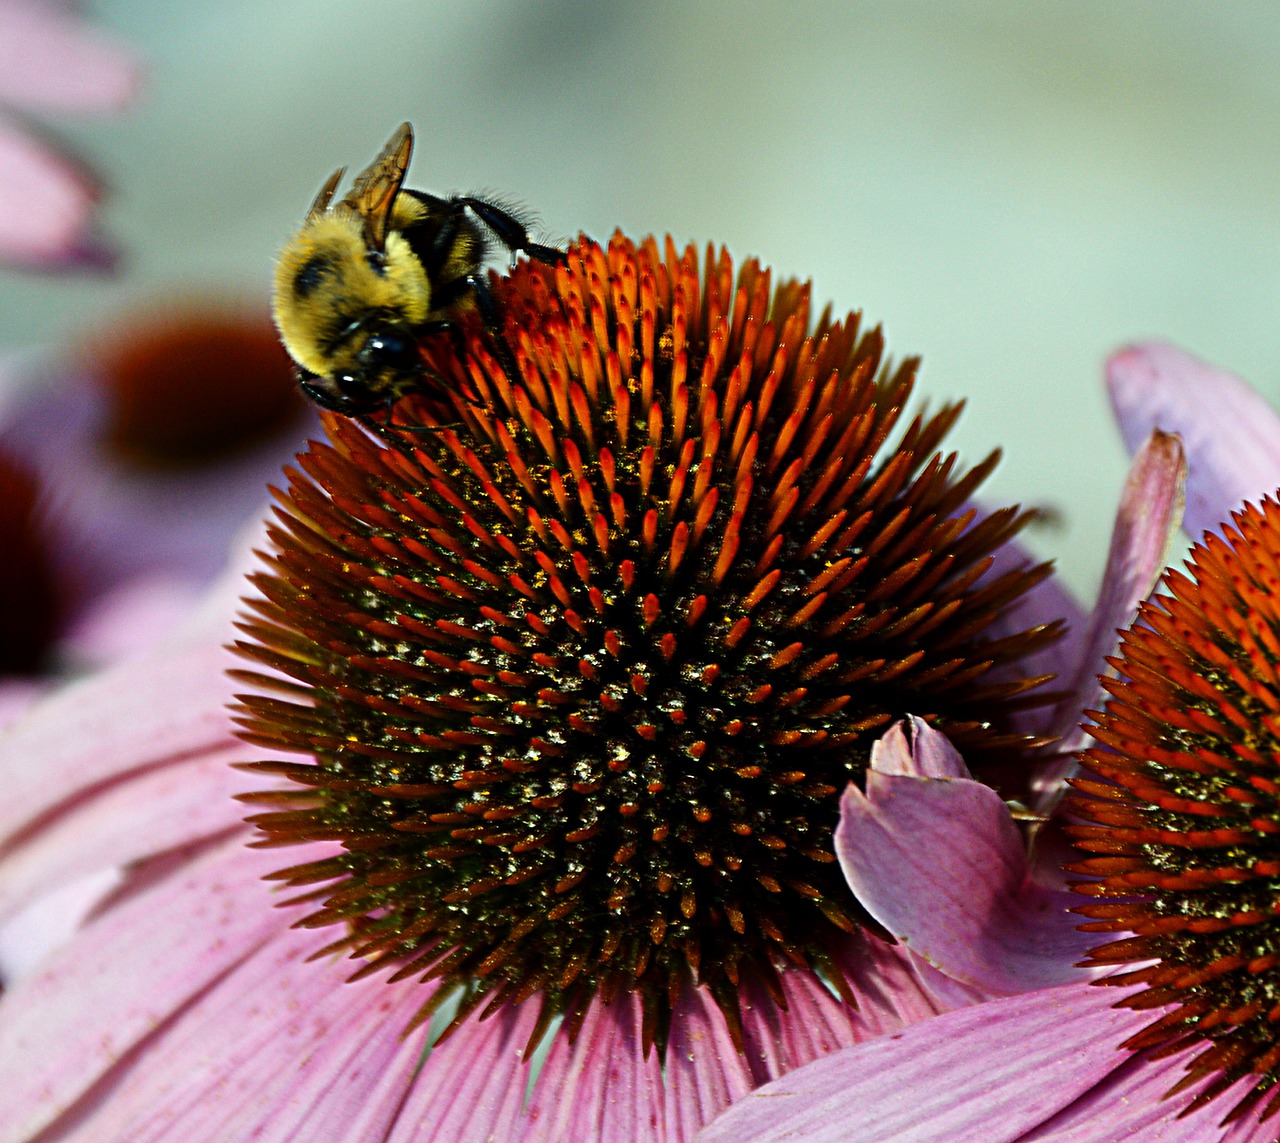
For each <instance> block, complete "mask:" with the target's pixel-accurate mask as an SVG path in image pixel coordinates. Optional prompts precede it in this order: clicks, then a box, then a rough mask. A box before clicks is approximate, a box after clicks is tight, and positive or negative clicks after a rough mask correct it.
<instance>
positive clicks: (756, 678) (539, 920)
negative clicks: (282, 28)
mask: <svg viewBox="0 0 1280 1143" xmlns="http://www.w3.org/2000/svg"><path fill="white" fill-rule="evenodd" d="M497 300H498V302H499V304H500V305H501V307H502V308H503V310H504V311H505V314H506V318H505V327H504V330H503V338H502V340H499V341H496V342H495V341H492V340H490V339H488V338H485V337H483V336H482V335H481V334H480V332H479V331H477V330H472V332H471V333H470V334H469V335H468V336H467V340H466V350H465V354H457V353H454V352H437V353H436V354H435V355H434V356H433V358H432V375H433V380H432V384H433V386H434V390H435V391H434V394H433V396H435V397H437V398H439V399H440V400H438V401H437V402H436V404H435V406H433V404H432V402H431V401H430V400H418V401H410V402H406V405H405V406H402V407H401V408H399V409H397V413H396V417H395V418H393V419H392V420H391V421H390V422H389V423H388V424H387V425H386V427H385V428H384V429H383V431H382V432H381V433H379V434H378V436H377V438H375V437H373V436H371V435H369V434H368V433H366V432H365V431H363V430H362V428H361V427H360V426H359V425H357V424H356V423H355V422H354V421H351V420H343V419H335V418H330V419H329V421H328V424H327V428H328V430H329V434H330V438H331V443H330V444H329V445H328V446H324V445H315V446H313V447H312V449H311V451H310V452H309V453H307V454H306V455H304V456H303V457H301V458H300V463H301V464H302V467H303V469H304V470H305V473H306V475H305V476H304V475H301V474H298V473H294V474H292V482H291V486H290V489H289V491H288V493H287V494H285V495H284V496H282V497H281V498H280V499H281V504H282V506H283V511H282V513H281V517H280V519H281V523H280V524H279V525H277V526H275V527H273V528H272V530H271V538H272V542H273V544H274V546H275V548H276V551H275V553H274V555H273V556H272V558H271V566H272V571H271V573H270V574H263V575H259V576H257V577H255V579H254V582H255V585H256V586H257V587H258V588H259V589H260V590H261V592H262V593H263V595H264V596H265V597H266V599H267V602H266V603H263V604H261V605H259V606H258V607H257V612H258V614H259V616H260V617H261V619H260V621H254V622H250V623H248V624H247V625H246V630H247V631H248V632H249V634H251V635H252V636H253V638H254V640H255V641H254V642H253V643H252V644H248V645H246V650H248V651H249V653H250V654H252V655H253V656H254V657H255V658H257V659H259V660H260V661H262V662H264V663H266V664H267V665H269V666H271V667H272V668H274V669H276V670H278V671H282V672H283V673H285V674H286V675H288V676H289V677H290V678H291V679H292V680H294V685H291V686H288V687H286V688H285V689H284V696H283V697H282V698H277V697H249V698H247V699H246V700H245V710H246V714H247V717H246V718H245V726H246V728H247V730H246V733H247V734H248V735H249V737H250V738H251V740H252V741H254V742H256V743H259V744H261V745H264V746H267V747H270V748H272V749H277V750H286V751H304V752H306V753H307V754H311V755H314V757H315V762H314V764H308V763H304V764H299V763H296V762H281V763H274V762H264V763H261V764H259V768H265V769H268V770H271V771H272V772H277V773H280V774H282V775H284V776H285V777H288V778H290V779H292V780H293V781H294V782H296V783H298V784H299V785H300V786H301V787H302V788H301V789H297V790H294V791H291V792H290V791H285V792H283V793H281V794H280V795H273V794H255V795H252V797H253V798H254V800H255V801H266V802H277V803H279V804H280V806H281V808H280V809H279V810H276V811H274V812H269V813H264V814H260V815H256V816H255V817H254V818H253V819H252V820H253V821H254V822H255V823H256V824H257V825H258V826H259V827H260V828H261V829H262V830H263V831H264V832H265V834H266V837H267V839H268V841H269V842H270V843H272V844H279V843H284V842H290V841H294V840H315V839H331V840H335V841H339V842H341V843H342V845H343V852H342V853H341V854H340V855H338V856H335V857H333V858H329V859H327V860H324V861H321V862H319V863H315V864H307V865H303V866H300V867H293V868H289V869H285V870H283V871H282V872H281V873H280V874H279V875H278V876H279V878H280V880H282V881H284V882H285V883H286V884H288V885H290V886H301V885H311V884H314V883H323V884H325V888H324V889H322V890H320V891H318V892H317V894H316V895H317V896H318V897H319V898H320V899H321V902H322V903H321V906H320V907H319V908H318V910H317V911H316V912H315V913H314V914H312V916H310V917H309V918H308V920H307V922H306V923H307V924H309V925H316V926H321V925H330V924H335V923H341V924H343V925H345V926H346V927H347V930H348V931H347V932H346V933H345V934H344V935H343V936H342V937H340V938H339V939H338V940H336V941H335V942H333V943H332V944H330V945H328V946H326V951H337V950H339V949H341V950H344V951H345V950H350V952H351V954H352V955H353V956H356V957H360V958H363V959H364V961H365V963H364V965H363V967H361V969H360V973H361V974H365V973H369V972H373V971H376V970H377V969H379V968H382V967H384V966H392V967H394V972H393V974H392V979H399V978H403V977H409V976H415V975H424V976H426V977H427V978H429V979H439V980H441V981H442V982H443V983H444V984H445V985H452V986H456V987H457V988H460V989H462V990H463V992H464V994H465V1000H464V1001H463V1004H462V1007H461V1011H460V1012H459V1014H458V1016H457V1019H458V1020H461V1019H464V1018H465V1016H466V1014H467V1013H468V1012H469V1011H470V1010H471V1009H473V1008H475V1007H476V1006H478V1005H480V1004H487V1005H488V1006H490V1007H493V1006H496V1005H500V1004H507V1003H510V1004H519V1003H522V1002H524V1001H526V1000H528V999H530V998H531V997H535V996H536V997H538V998H539V1003H540V1004H541V1006H542V1010H543V1014H544V1016H543V1020H542V1021H540V1023H539V1025H538V1030H539V1031H541V1029H542V1028H543V1026H544V1025H545V1024H546V1022H547V1021H549V1020H550V1018H551V1017H553V1016H558V1015H561V1014H565V1015H567V1016H568V1024H569V1030H570V1034H572V1033H573V1032H574V1030H576V1028H577V1026H578V1024H579V1023H580V1022H581V1020H582V1019H583V1017H584V1015H585V1013H586V1009H587V1004H588V1003H589V1002H590V1001H591V1000H592V998H593V997H596V996H599V998H600V999H601V1000H602V1001H604V1002H606V1003H607V1002H608V1001H609V1000H611V999H612V998H613V997H614V996H615V995H616V994H617V993H618V992H619V990H622V989H637V990H639V992H640V994H641V996H642V997H643V1000H644V1010H645V1028H644V1037H645V1040H646V1042H649V1041H652V1040H654V1039H655V1038H656V1039H658V1040H659V1041H662V1040H664V1039H665V1036H666V1030H667V1028H668V1025H669V1020H670V1010H671V1007H672V1005H674V1004H675V1003H676V1001H677V1000H678V998H679V996H680V994H681V992H682V990H683V989H684V988H686V987H687V986H688V985H690V984H691V983H693V982H694V981H695V980H696V981H698V982H700V983H702V984H704V985H705V986H706V987H707V988H708V989H709V990H710V991H711V993H712V995H713V996H714V997H715V998H716V1001H717V1003H718V1004H719V1005H720V1007H721V1009H722V1010H723V1011H724V1013H725V1015H726V1017H727V1018H728V1020H729V1022H730V1025H731V1027H733V1028H735V1036H737V1037H738V1038H739V1039H740V1031H738V1030H737V1019H738V1014H737V999H736V998H737V990H738V988H739V986H740V985H741V983H742V980H743V978H744V977H750V978H752V979H753V980H756V981H759V982H760V983H761V984H762V985H763V986H764V988H765V989H766V991H769V992H771V993H772V994H773V995H774V996H775V997H777V998H778V999H779V1000H780V999H781V994H780V992H779V990H778V988H777V985H776V982H775V980H774V977H775V966H776V965H777V964H780V963H783V962H790V963H793V964H797V965H800V966H803V967H806V968H812V969H814V970H818V971H821V972H822V973H823V974H824V976H825V978H826V979H828V980H830V981H831V982H832V983H833V984H834V985H835V986H836V987H837V988H839V989H841V991H842V994H843V995H844V996H845V997H846V999H848V1000H850V1001H851V1000H852V993H851V992H850V991H849V989H848V987H847V985H846V983H845V973H846V966H845V963H844V962H845V958H844V957H843V956H842V955H841V949H842V947H843V946H844V945H847V944H848V939H847V934H849V933H850V932H852V931H853V930H854V929H855V927H856V926H857V925H858V923H859V922H860V921H865V917H862V916H860V915H859V914H858V912H857V910H856V907H855V905H854V903H853V901H852V900H851V899H850V897H849V894H848V890H847V887H846V886H845V884H844V880H843V878H842V877H841V875H840V870H839V869H838V867H837V866H836V864H835V858H834V853H833V849H832V842H831V838H832V831H833V830H834V828H835V824H836V813H837V805H838V798H839V794H840V791H841V790H842V789H843V788H844V786H845V785H846V784H847V783H848V782H849V781H851V780H855V781H856V780H860V779H861V776H862V773H863V770H864V769H865V766H866V763H867V755H868V751H869V748H870V744H871V742H872V741H873V740H874V739H875V738H876V737H877V736H878V735H879V734H881V733H883V732H884V731H885V730H886V729H887V728H888V726H889V725H890V723H891V722H893V721H894V720H895V719H899V718H901V717H903V716H904V715H905V714H907V713H915V714H918V715H920V716H922V717H924V718H925V719H927V720H928V721H929V722H930V723H932V724H933V725H934V726H936V727H937V728H938V729H940V730H943V731H945V732H946V734H947V735H948V736H949V737H950V739H951V740H952V741H953V742H954V743H955V744H956V745H957V746H958V747H960V748H961V749H962V750H963V751H964V752H965V754H966V756H967V757H969V758H970V759H972V760H974V762H975V763H976V765H977V766H978V767H979V768H981V766H982V765H983V763H992V762H996V761H999V760H1001V759H1004V760H1007V758H1008V755H1009V753H1010V752H1011V751H1015V750H1017V749H1018V748H1026V747H1028V746H1030V745H1033V743H1031V742H1030V741H1029V740H1028V739H1027V738H1026V737H1025V736H1022V735H1019V734H1016V733H1014V732H1012V731H1011V730H1010V728H1009V725H1008V712H1009V710H1010V709H1011V707H1012V706H1015V705H1017V704H1018V703H1019V701H1020V700H1022V701H1023V702H1025V700H1024V699H1022V696H1024V695H1025V693H1026V692H1027V690H1028V689H1030V688H1031V687H1034V686H1035V685H1036V684H1037V683H1039V682H1042V681H1043V680H1042V679H1035V678H1033V679H1025V678H1021V677H1017V676H1016V674H1015V675H1014V677H1012V678H1010V677H1009V675H1008V674H1007V673H1003V674H999V675H998V672H997V669H998V668H1004V667H1006V666H1007V665H1008V664H1010V663H1015V662H1017V661H1018V659H1019V658H1021V657H1023V656H1025V655H1026V654H1027V653H1028V652H1031V651H1035V650H1038V649H1040V648H1042V647H1043V646H1044V645H1045V644H1046V642H1047V641H1049V640H1050V639H1052V638H1053V637H1054V635H1055V633H1056V632H1055V631H1054V629H1052V628H1048V627H1039V628H1036V629H1033V630H1030V631H1024V632H1019V633H1017V634H1015V635H1012V636H1007V637H1004V638H999V639H993V638H992V637H991V636H990V634H989V628H990V626H991V624H992V622H993V620H994V619H996V618H997V617H999V616H1000V615H1001V613H1002V612H1003V611H1004V610H1006V609H1007V608H1009V606H1010V605H1011V604H1013V603H1014V602H1015V601H1017V600H1018V599H1019V598H1020V597H1021V596H1022V595H1023V594H1024V593H1025V592H1026V591H1027V590H1028V589H1029V588H1030V587H1031V586H1033V585H1034V584H1035V583H1036V582H1037V581H1038V580H1039V579H1041V578H1042V577H1043V576H1044V575H1045V574H1046V572H1047V567H1046V566H1044V565H1040V566H1037V567H1030V568H1019V569H1018V570H1014V571H1011V572H1008V573H1007V574H1004V575H1002V576H985V573H986V572H987V571H988V568H989V566H990V563H991V553H992V552H993V551H994V550H996V549H998V548H999V547H1000V546H1001V545H1002V544H1004V543H1005V542H1006V541H1007V540H1008V539H1009V538H1010V537H1011V536H1012V535H1013V533H1014V532H1015V531H1017V529H1018V528H1019V527H1020V526H1021V525H1022V524H1023V523H1024V522H1025V520H1026V516H1025V514H1020V513H1018V512H1016V511H1015V510H1012V509H1005V510H1002V511H999V512H995V513H992V514H990V515H988V516H985V517H983V518H981V519H979V518H978V515H977V513H976V511H975V510H974V509H973V508H972V507H970V506H969V500H970V498H971V497H972V496H973V494H974V492H975V490H976V489H977V487H978V485H979V484H980V482H981V481H982V479H983V478H984V477H985V476H986V475H987V473H988V472H990V470H991V468H992V467H993V466H994V464H995V461H996V459H997V457H996V455H994V454H993V455H992V456H991V457H989V458H988V459H987V460H986V461H985V462H984V463H983V464H981V465H979V466H977V467H976V468H973V469H969V470H963V469H960V468H958V466H957V463H956V459H955V457H954V455H951V456H943V455H941V454H940V453H939V451H938V449H939V446H940V444H941V442H942V440H943V438H944V436H945V434H946V432H947V430H948V429H949V428H950V426H951V424H952V423H953V422H954V420H955V418H956V416H957V414H958V413H959V411H960V407H959V406H958V405H948V406H945V407H943V408H942V409H941V410H940V411H939V412H937V413H936V414H934V415H933V416H930V417H926V416H923V415H918V416H916V418H915V419H914V420H913V421H911V423H909V424H907V423H905V416H904V409H905V405H906V402H907V399H908V397H909V396H910V393H911V389H912V384H913V380H914V375H915V366H916V363H915V362H914V361H907V362H904V363H903V364H901V365H899V366H897V367H893V366H891V365H889V364H888V363H887V362H886V361H885V360H884V359H883V344H882V339H881V337H880V334H879V331H873V332H871V333H869V334H863V333H862V332H861V331H860V329H859V321H858V318H857V317H856V316H855V315H851V316H850V317H849V318H848V319H846V320H845V321H842V322H833V321H832V320H831V319H830V317H829V316H828V315H823V316H822V317H821V318H820V319H819V320H818V321H817V323H816V324H814V323H812V322H811V319H810V313H809V292H808V289H807V288H806V287H803V286H801V285H799V284H798V283H795V282H783V283H780V284H779V286H778V287H777V289H776V290H775V289H774V288H773V285H772V282H771V276H770V274H769V273H768V272H767V271H765V270H762V269H761V268H760V266H759V265H758V264H757V263H755V262H748V263H746V264H745V266H744V267H743V268H742V270H741V271H740V273H739V274H738V275H737V276H736V278H735V275H734V272H733V266H732V264H731V262H730V261H729V258H728V256H727V254H725V253H724V252H723V251H721V252H718V253H717V252H715V251H714V250H708V252H707V256H706V263H705V267H704V269H703V273H702V274H701V275H699V267H698V261H697V256H696V254H695V252H694V251H693V250H692V249H687V250H685V251H683V252H681V251H678V250H677V249H676V248H675V247H674V245H673V244H671V243H670V242H669V241H668V244H667V246H666V250H665V254H664V252H663V251H661V250H660V249H659V247H658V245H657V244H656V243H655V242H653V241H652V240H650V241H648V242H645V243H643V244H641V245H639V246H637V245H635V244H633V243H631V242H629V241H627V240H625V239H623V238H621V237H615V239H614V240H613V241H612V242H611V243H610V245H609V247H608V249H607V250H605V249H602V248H600V247H599V246H596V245H594V244H591V243H589V242H582V243H580V244H578V245H577V246H576V247H575V248H574V249H573V250H572V251H571V252H570V256H569V259H568V262H567V264H566V265H565V266H564V267H562V268H560V269H559V270H557V271H552V270H550V269H545V268H542V267H540V266H537V265H532V264H525V265H523V266H521V267H520V268H519V269H518V270H517V271H516V272H515V273H514V274H513V275H512V276H511V278H509V279H507V280H505V281H503V282H501V283H499V286H498V294H497ZM441 406H442V407H441ZM403 418H412V419H415V420H416V421H419V422H420V424H419V425H411V426H409V427H407V428H405V429H398V428H397V427H396V426H397V425H398V424H400V423H401V419H403ZM449 422H456V424H453V425H450V424H449ZM423 429H434V430H435V431H429V432H428V431H421V430H423ZM251 678H252V680H253V681H254V682H255V683H259V684H269V681H270V680H268V679H266V678H264V677H262V676H251ZM452 994H453V990H452V989H450V988H449V987H441V988H438V989H436V990H435V991H434V993H433V994H432V998H431V1000H429V1001H428V1002H426V1003H425V1004H424V1006H423V1009H422V1015H423V1016H426V1015H429V1014H430V1013H431V1011H432V1010H433V1009H434V1008H435V1007H436V1006H437V1005H438V1004H439V1003H440V1002H441V1001H442V1000H443V999H444V998H445V997H448V996H450V995H452Z"/></svg>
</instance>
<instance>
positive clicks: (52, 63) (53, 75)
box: [0, 0, 139, 269]
mask: <svg viewBox="0 0 1280 1143" xmlns="http://www.w3.org/2000/svg"><path fill="white" fill-rule="evenodd" d="M138 85H139V68H138V64H137V61H136V59H135V58H134V56H133V54H132V53H130V52H129V51H127V50H126V49H124V48H122V47H121V46H119V45H117V44H115V43H113V42H112V41H111V40H110V39H109V38H108V37H106V36H104V35H101V34H100V33H98V32H96V31H93V30H92V29H90V28H88V27H87V26H86V25H85V24H84V23H83V21H82V20H81V18H80V17H79V16H78V15H76V14H75V12H74V9H72V8H71V6H70V5H67V4H63V3H61V2H59V0H47V2H42V0H0V106H4V107H8V108H11V109H13V110H15V111H17V112H20V113H44V112H52V113H55V114H66V113H70V114H91V113H111V112H116V111H120V110H122V109H123V108H124V107H125V106H126V105H127V104H128V103H129V102H130V101H131V100H132V99H133V97H134V95H135V94H136V92H137V89H138ZM99 197H100V187H99V183H98V181H97V179H96V178H95V177H94V176H93V175H92V174H91V173H89V172H88V171H87V170H86V169H85V168H84V167H83V166H82V165H81V164H80V163H79V162H78V161H76V160H75V159H73V158H71V157H69V156H68V154H67V153H66V152H65V150H64V149H62V148H60V147H56V146H52V145H50V144H49V143H48V142H46V141H44V140H42V139H41V138H39V137H37V135H35V134H33V133H32V131H31V130H30V128H29V124H28V123H26V122H25V120H24V119H23V118H21V117H20V116H19V117H15V116H13V115H7V114H0V261H3V262H8V263H10V264H12V265H17V266H26V267H38V268H42V269H57V268H75V267H78V266H84V265H102V264H104V263H107V262H109V261H110V259H111V254H110V252H109V250H108V249H107V247H105V246H104V245H103V244H102V242H101V241H100V239H99V238H98V237H97V235H96V234H95V232H94V220H95V210H96V207H97V202H98V199H99Z"/></svg>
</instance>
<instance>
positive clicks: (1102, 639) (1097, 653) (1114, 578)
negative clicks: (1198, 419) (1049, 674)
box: [1032, 430, 1187, 815]
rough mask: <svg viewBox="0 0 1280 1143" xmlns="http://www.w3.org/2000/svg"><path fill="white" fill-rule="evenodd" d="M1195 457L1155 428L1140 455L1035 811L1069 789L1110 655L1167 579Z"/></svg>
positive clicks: (1054, 729) (1045, 809)
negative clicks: (1084, 725)
mask: <svg viewBox="0 0 1280 1143" xmlns="http://www.w3.org/2000/svg"><path fill="white" fill-rule="evenodd" d="M1186 480H1187V460H1186V455H1185V453H1184V452H1183V448H1182V444H1181V442H1180V441H1179V440H1178V438H1177V437H1175V436H1171V435H1170V434H1168V433H1164V432H1160V431H1158V430H1157V431H1155V432H1152V433H1151V435H1150V436H1149V437H1147V439H1146V440H1145V441H1144V442H1143V443H1142V445H1141V447H1140V448H1138V450H1137V455H1136V456H1135V457H1134V460H1133V464H1132V466H1131V467H1130V469H1129V475H1128V478H1127V479H1126V480H1125V484H1124V491H1123V492H1122V493H1121V496H1120V507H1119V509H1118V511H1117V512H1116V521H1115V525H1114V527H1113V529H1112V532H1111V548H1110V550H1109V551H1108V553H1107V566H1106V570H1105V571H1104V572H1103V576H1102V586H1101V588H1099V591H1098V602H1097V605H1096V606H1095V607H1094V611H1093V616H1092V618H1091V620H1090V622H1089V625H1088V635H1087V637H1086V639H1085V641H1084V644H1083V647H1082V650H1081V658H1080V662H1079V664H1078V665H1077V667H1076V670H1075V672H1074V674H1073V675H1072V676H1071V677H1069V678H1068V679H1065V680H1064V681H1065V682H1067V683H1068V685H1069V691H1070V693H1069V694H1068V695H1067V697H1066V698H1065V699H1063V701H1062V702H1061V704H1059V706H1058V708H1057V709H1056V710H1055V711H1054V713H1053V715H1052V717H1051V719H1050V725H1049V730H1050V733H1052V734H1055V735H1059V736H1060V737H1061V739H1062V741H1061V743H1060V745H1059V747H1058V757H1059V760H1058V761H1057V762H1055V763H1054V764H1052V765H1050V766H1047V767H1045V768H1043V769H1042V770H1041V772H1040V773H1039V774H1038V775H1037V778H1036V782H1035V786H1036V790H1037V800H1036V802H1035V804H1034V806H1033V807H1032V808H1033V809H1035V810H1036V811H1037V812H1038V813H1041V814H1045V815H1048V814H1050V813H1052V811H1053V809H1054V807H1055V806H1056V805H1057V804H1058V802H1059V801H1060V800H1061V799H1062V796H1063V794H1064V792H1065V791H1066V788H1067V787H1066V779H1067V778H1068V777H1069V776H1070V775H1071V773H1072V772H1073V771H1074V770H1075V768H1076V763H1075V755H1076V753H1077V752H1078V751H1080V750H1082V749H1084V747H1085V745H1086V741H1085V740H1086V735H1085V733H1084V731H1083V730H1082V729H1081V727H1080V723H1081V721H1082V715H1083V712H1084V711H1086V710H1092V709H1095V708H1096V707H1097V706H1099V705H1100V703H1101V702H1102V700H1103V697H1104V696H1103V690H1102V686H1101V684H1100V683H1099V682H1098V676H1099V675H1101V674H1104V673H1106V672H1107V671H1108V670H1109V668H1108V667H1107V665H1106V662H1105V658H1106V656H1107V655H1109V654H1111V653H1112V652H1113V651H1114V650H1115V647H1116V643H1117V639H1118V636H1117V632H1118V631H1119V629H1121V628H1123V627H1127V626H1129V624H1130V623H1131V622H1132V621H1133V617H1134V615H1135V613H1136V612H1137V609H1138V604H1139V603H1141V602H1142V600H1144V599H1146V598H1147V596H1148V595H1150V594H1151V591H1152V589H1153V588H1154V587H1155V585H1156V583H1157V581H1158V580H1159V578H1160V574H1161V572H1162V571H1163V569H1164V567H1165V564H1166V563H1167V562H1168V558H1169V552H1170V549H1171V547H1172V545H1173V541H1174V537H1175V536H1176V534H1177V531H1178V526H1179V524H1180V523H1181V521H1182V509H1183V503H1184V486H1185V483H1186Z"/></svg>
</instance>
